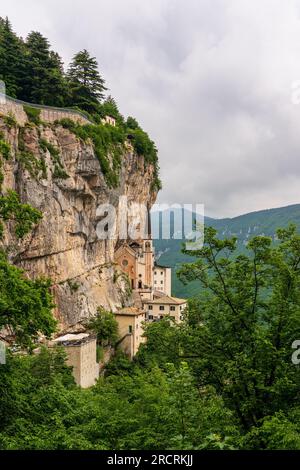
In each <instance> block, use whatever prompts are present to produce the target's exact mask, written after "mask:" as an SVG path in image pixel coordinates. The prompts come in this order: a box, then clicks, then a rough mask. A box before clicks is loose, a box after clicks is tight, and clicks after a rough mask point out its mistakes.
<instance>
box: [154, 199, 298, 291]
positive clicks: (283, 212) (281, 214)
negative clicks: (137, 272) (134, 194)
mask: <svg viewBox="0 0 300 470" xmlns="http://www.w3.org/2000/svg"><path fill="white" fill-rule="evenodd" d="M176 211H178V209H177V210H176ZM176 211H173V212H175V217H176V216H177V217H178V216H179V215H182V214H179V213H178V212H176ZM171 212H172V211H171ZM169 213H170V211H168V217H167V216H166V214H164V215H165V217H164V218H163V219H164V220H163V227H164V230H167V229H168V230H169V231H170V233H171V236H172V237H173V235H174V223H173V218H174V216H173V215H170V214H169ZM189 215H191V214H189ZM185 216H187V214H185ZM193 218H194V219H200V216H199V215H196V214H193ZM167 220H169V222H168V221H167ZM291 222H293V223H295V224H296V225H297V226H298V227H299V228H300V204H294V205H291V206H287V207H279V208H276V209H266V210H262V211H257V212H250V213H248V214H244V215H240V216H238V217H233V218H226V219H213V218H210V217H205V218H204V223H205V225H206V226H211V227H214V228H215V229H216V230H217V231H218V235H219V237H220V238H225V237H227V238H228V237H232V236H236V237H237V239H238V242H237V243H238V251H239V252H243V251H246V245H247V242H248V240H249V239H250V238H252V237H253V236H255V235H266V236H269V237H272V238H273V240H274V241H275V242H276V229H277V228H279V227H286V226H287V225H288V224H289V223H291ZM166 224H168V225H167V227H166ZM183 242H184V240H182V239H181V240H176V239H174V238H171V239H169V240H163V239H162V238H161V237H160V238H159V239H157V240H154V246H155V251H156V256H157V259H159V263H160V264H162V265H165V266H170V267H171V268H173V269H172V291H173V292H172V293H173V295H175V296H178V297H191V296H193V295H195V294H197V293H198V292H199V285H198V283H196V282H193V283H190V284H189V285H188V286H184V285H183V284H182V283H181V282H180V281H179V280H178V279H177V276H176V270H177V269H178V267H179V266H180V264H182V263H184V262H191V261H192V260H193V258H191V257H190V256H186V255H184V254H182V253H181V249H182V246H183Z"/></svg>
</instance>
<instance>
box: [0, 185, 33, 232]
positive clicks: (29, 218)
mask: <svg viewBox="0 0 300 470" xmlns="http://www.w3.org/2000/svg"><path fill="white" fill-rule="evenodd" d="M41 218H42V215H41V213H40V211H38V210H37V209H34V208H33V207H31V206H30V205H29V204H22V203H21V202H20V198H19V196H18V194H17V193H16V192H15V191H8V192H7V193H6V194H5V195H2V196H0V219H1V221H2V222H0V237H1V236H2V234H3V229H4V225H3V222H4V223H7V222H12V223H13V224H14V232H15V234H16V236H17V237H18V238H22V237H24V235H26V234H27V233H28V232H30V230H31V229H32V228H33V226H34V225H35V224H36V223H38V222H39V220H40V219H41Z"/></svg>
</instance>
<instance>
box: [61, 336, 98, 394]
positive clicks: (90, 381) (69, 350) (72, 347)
mask: <svg viewBox="0 0 300 470" xmlns="http://www.w3.org/2000/svg"><path fill="white" fill-rule="evenodd" d="M53 344H55V345H60V346H63V347H64V348H65V351H66V354H67V364H68V365H69V366H72V367H73V376H74V379H75V382H76V384H77V385H79V387H82V388H88V387H91V386H93V385H95V383H96V381H97V379H98V378H99V364H97V362H96V357H97V343H96V336H95V335H91V334H89V333H79V334H73V333H70V334H66V335H64V336H59V337H58V338H56V339H55V340H54V341H53Z"/></svg>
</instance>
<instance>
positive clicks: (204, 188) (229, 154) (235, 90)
mask: <svg viewBox="0 0 300 470" xmlns="http://www.w3.org/2000/svg"><path fill="white" fill-rule="evenodd" d="M299 12H300V1H299V0H290V1H289V2H282V1H281V0H264V2H261V1H259V0H243V2H241V1H240V0H188V1H186V2H182V1H179V0H152V1H151V2H141V1H140V0H111V1H110V2H104V1H96V0H86V1H84V2H83V1H78V2H74V1H73V2H71V1H70V0H62V1H58V0H52V1H50V0H44V1H43V2H37V1H33V0H27V2H26V4H25V3H24V2H21V1H17V0H11V1H10V2H9V4H7V5H6V6H3V8H2V13H1V14H2V16H4V15H6V14H7V15H8V16H9V17H10V19H11V21H12V23H13V25H14V27H15V29H16V31H17V32H18V33H19V34H22V36H25V35H26V33H27V32H29V31H30V30H32V29H38V30H40V31H41V32H42V33H44V34H45V35H46V36H47V37H49V39H50V41H51V43H52V44H53V47H54V48H55V49H57V50H58V51H60V52H61V53H62V55H63V58H64V60H65V62H66V63H68V61H69V60H70V58H71V57H72V55H73V54H74V53H75V52H76V51H77V50H79V49H82V48H83V47H86V48H87V49H89V50H90V51H91V53H92V54H94V55H95V56H96V57H97V59H98V62H99V64H100V69H101V72H102V73H103V75H104V76H105V78H106V81H107V84H108V86H109V88H110V92H111V93H112V94H113V96H115V97H116V99H117V101H118V103H119V106H120V109H121V110H122V111H123V113H124V114H125V115H129V114H130V115H134V116H136V117H137V119H138V120H139V121H140V122H141V124H142V125H143V127H144V128H145V129H146V130H147V131H148V132H149V134H150V135H151V137H152V138H153V139H154V140H155V141H156V144H157V147H158V149H159V155H160V167H161V176H162V180H163V187H164V189H163V191H162V192H161V194H160V195H159V201H161V202H169V203H175V202H178V203H204V204H205V207H206V213H207V214H209V215H213V216H233V215H237V214H239V213H244V212H249V211H251V210H259V209H263V208H266V207H276V206H282V205H287V204H292V203H297V202H299V201H300V194H299V193H300V192H299V179H300V163H299V162H300V158H299V154H300V132H299V126H300V106H295V105H292V103H291V97H290V92H291V90H290V87H291V83H292V82H293V81H294V80H297V79H300V46H299V44H300V28H299Z"/></svg>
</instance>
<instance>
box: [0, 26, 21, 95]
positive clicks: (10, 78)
mask: <svg viewBox="0 0 300 470" xmlns="http://www.w3.org/2000/svg"><path fill="white" fill-rule="evenodd" d="M23 78H24V48H23V45H22V42H21V41H20V39H19V38H18V37H17V36H16V34H15V33H14V32H13V30H12V27H11V24H10V22H9V20H8V18H6V19H2V18H0V80H3V81H4V82H5V86H6V93H7V94H8V95H10V96H12V97H17V96H18V95H19V92H20V90H21V87H22V79H23Z"/></svg>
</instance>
